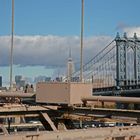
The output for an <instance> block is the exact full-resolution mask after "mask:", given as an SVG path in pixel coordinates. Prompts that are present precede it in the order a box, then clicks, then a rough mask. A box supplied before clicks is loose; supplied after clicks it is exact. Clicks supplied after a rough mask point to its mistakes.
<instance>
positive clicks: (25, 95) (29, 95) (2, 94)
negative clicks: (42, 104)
mask: <svg viewBox="0 0 140 140" xmlns="http://www.w3.org/2000/svg"><path fill="white" fill-rule="evenodd" d="M0 97H17V98H32V97H35V93H24V92H17V91H16V92H0Z"/></svg>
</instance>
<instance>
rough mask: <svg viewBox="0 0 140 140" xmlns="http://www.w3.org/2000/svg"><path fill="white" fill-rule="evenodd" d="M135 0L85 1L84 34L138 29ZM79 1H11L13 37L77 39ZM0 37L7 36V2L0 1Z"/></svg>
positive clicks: (78, 30)
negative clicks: (67, 37) (13, 25)
mask: <svg viewBox="0 0 140 140" xmlns="http://www.w3.org/2000/svg"><path fill="white" fill-rule="evenodd" d="M139 5H140V1H139V0H85V34H86V35H87V36H91V35H104V34H107V35H114V34H115V32H116V28H117V27H118V25H120V24H121V25H123V26H139V24H140V19H139V11H138V10H139ZM80 6H81V0H15V34H17V35H36V34H37V35H38V34H39V35H48V34H53V35H61V36H65V35H67V36H69V35H79V32H80V12H81V11H80V10H81V8H80ZM0 19H1V22H0V27H1V29H2V30H1V31H0V35H7V34H10V21H11V0H0Z"/></svg>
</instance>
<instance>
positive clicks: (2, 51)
mask: <svg viewBox="0 0 140 140" xmlns="http://www.w3.org/2000/svg"><path fill="white" fill-rule="evenodd" d="M111 40H112V38H111V37H109V36H98V37H88V38H85V40H84V61H85V62H87V61H88V60H90V59H91V58H92V57H94V56H95V54H96V53H97V52H99V50H101V49H103V48H104V47H105V45H107V44H108V43H110V42H111ZM69 47H71V50H72V57H73V60H74V61H75V63H77V62H79V60H80V39H79V37H78V36H71V37H61V36H53V35H48V36H40V35H36V36H15V38H14V64H16V65H21V66H27V65H29V66H30V65H41V66H46V67H53V66H55V67H59V66H66V62H67V58H68V54H69V52H68V51H69ZM9 54H10V37H9V36H1V37H0V65H1V66H3V65H8V64H9Z"/></svg>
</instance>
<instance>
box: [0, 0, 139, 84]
mask: <svg viewBox="0 0 140 140" xmlns="http://www.w3.org/2000/svg"><path fill="white" fill-rule="evenodd" d="M120 3H121V4H120ZM139 4H140V1H139V0H134V1H131V0H123V1H121V0H114V1H112V0H108V2H103V0H85V19H84V25H85V26H84V63H85V62H87V61H88V60H89V59H91V58H92V57H93V56H94V55H95V54H96V53H97V52H99V51H100V50H101V49H103V48H104V47H105V46H106V45H107V44H108V43H109V42H110V41H111V40H112V39H113V38H114V37H115V36H116V33H117V32H120V33H123V32H127V34H128V36H132V35H133V34H134V32H136V33H137V35H138V36H139V37H140V19H139V18H137V17H139V11H138V10H139ZM80 18H81V0H77V1H74V0H73V1H72V0H67V1H66V0H59V1H56V0H36V1H33V0H30V1H28V0H22V1H18V0H15V31H14V35H15V37H14V73H13V77H14V76H15V75H24V76H25V77H29V76H30V77H35V76H39V75H46V76H54V75H59V74H66V67H67V58H68V53H69V52H68V48H69V47H71V49H72V52H73V53H72V58H73V60H74V62H75V64H76V67H79V61H80V53H79V51H80V22H81V19H80ZM0 19H1V22H0V27H1V30H0V68H1V69H0V75H2V76H3V77H4V82H8V81H9V68H8V66H9V53H10V34H11V0H0Z"/></svg>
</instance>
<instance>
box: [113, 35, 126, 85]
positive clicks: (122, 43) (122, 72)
mask: <svg viewBox="0 0 140 140" xmlns="http://www.w3.org/2000/svg"><path fill="white" fill-rule="evenodd" d="M115 41H116V86H117V87H120V85H125V84H126V79H127V66H126V63H127V62H126V58H127V45H128V44H127V36H126V34H124V37H123V38H120V35H119V33H117V36H116V38H115Z"/></svg>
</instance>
